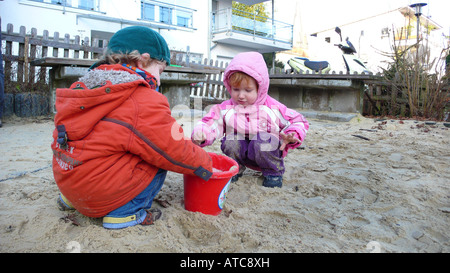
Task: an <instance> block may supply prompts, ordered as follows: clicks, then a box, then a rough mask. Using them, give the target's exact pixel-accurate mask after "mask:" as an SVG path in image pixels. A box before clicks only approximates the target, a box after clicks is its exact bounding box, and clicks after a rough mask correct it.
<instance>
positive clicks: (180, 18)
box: [175, 10, 192, 27]
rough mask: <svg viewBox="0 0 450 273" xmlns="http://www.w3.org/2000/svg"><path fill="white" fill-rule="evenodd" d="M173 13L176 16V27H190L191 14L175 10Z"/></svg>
mask: <svg viewBox="0 0 450 273" xmlns="http://www.w3.org/2000/svg"><path fill="white" fill-rule="evenodd" d="M175 12H176V15H177V26H181V27H190V26H191V24H190V20H191V16H192V13H190V12H186V11H182V10H177V11H175Z"/></svg>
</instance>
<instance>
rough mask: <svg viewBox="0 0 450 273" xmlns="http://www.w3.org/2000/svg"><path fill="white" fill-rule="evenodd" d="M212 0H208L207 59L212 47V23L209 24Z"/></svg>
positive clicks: (209, 58) (209, 57)
mask: <svg viewBox="0 0 450 273" xmlns="http://www.w3.org/2000/svg"><path fill="white" fill-rule="evenodd" d="M212 1H213V0H208V30H207V31H208V39H207V43H208V44H207V45H206V51H207V55H208V60H211V50H212V49H213V48H214V47H211V41H212V37H211V35H212V29H211V27H212V24H211V20H212V12H213V11H212Z"/></svg>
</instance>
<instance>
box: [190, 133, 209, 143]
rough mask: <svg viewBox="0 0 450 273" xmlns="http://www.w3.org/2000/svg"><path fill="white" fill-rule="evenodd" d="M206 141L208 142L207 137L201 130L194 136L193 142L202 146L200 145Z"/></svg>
mask: <svg viewBox="0 0 450 273" xmlns="http://www.w3.org/2000/svg"><path fill="white" fill-rule="evenodd" d="M205 141H206V136H205V134H204V133H203V132H202V131H201V130H199V131H196V132H195V133H194V134H193V135H192V142H194V143H195V144H197V145H200V144H202V143H203V142H205Z"/></svg>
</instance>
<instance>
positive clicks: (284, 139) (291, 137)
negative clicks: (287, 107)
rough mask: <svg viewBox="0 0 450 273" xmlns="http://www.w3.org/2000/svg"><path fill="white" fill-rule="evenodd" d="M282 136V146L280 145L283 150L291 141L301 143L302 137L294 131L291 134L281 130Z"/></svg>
mask: <svg viewBox="0 0 450 273" xmlns="http://www.w3.org/2000/svg"><path fill="white" fill-rule="evenodd" d="M280 137H281V146H280V150H281V151H283V150H284V148H286V145H288V144H289V143H300V139H298V138H296V137H295V133H294V132H292V133H289V134H285V133H283V132H280Z"/></svg>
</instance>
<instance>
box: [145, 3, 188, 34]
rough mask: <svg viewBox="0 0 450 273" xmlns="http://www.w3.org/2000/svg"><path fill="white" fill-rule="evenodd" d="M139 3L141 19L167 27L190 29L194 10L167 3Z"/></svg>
mask: <svg viewBox="0 0 450 273" xmlns="http://www.w3.org/2000/svg"><path fill="white" fill-rule="evenodd" d="M140 2H141V19H143V20H149V21H154V22H160V23H163V24H168V25H176V26H180V27H186V28H192V20H193V13H194V11H195V10H194V9H192V8H189V7H185V6H179V5H173V4H169V3H166V2H167V1H166V2H162V1H154V0H143V1H140ZM186 3H187V2H186ZM189 3H190V2H189Z"/></svg>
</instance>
